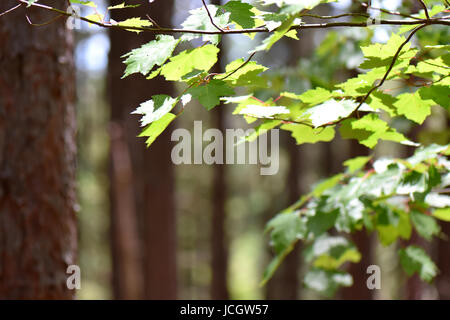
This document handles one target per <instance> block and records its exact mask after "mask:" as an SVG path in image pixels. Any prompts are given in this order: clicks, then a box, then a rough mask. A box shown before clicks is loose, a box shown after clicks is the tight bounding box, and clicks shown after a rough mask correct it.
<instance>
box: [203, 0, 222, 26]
mask: <svg viewBox="0 0 450 320" xmlns="http://www.w3.org/2000/svg"><path fill="white" fill-rule="evenodd" d="M202 2H203V6H204V7H205V10H206V12H207V13H208V17H209V20H210V21H211V24H212V25H213V26H214V27H215V28H216V29H217V30H219V31H220V32H223V30H222V29H221V28H219V26H217V25H216V24H215V23H214V19H213V17H212V16H211V12H209V9H208V6H207V5H206V3H205V0H202Z"/></svg>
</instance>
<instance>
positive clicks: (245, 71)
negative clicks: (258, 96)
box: [224, 58, 267, 86]
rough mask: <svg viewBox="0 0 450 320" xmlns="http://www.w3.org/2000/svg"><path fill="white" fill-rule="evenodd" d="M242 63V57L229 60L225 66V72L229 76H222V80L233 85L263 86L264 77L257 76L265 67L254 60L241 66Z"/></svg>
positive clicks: (264, 82)
mask: <svg viewBox="0 0 450 320" xmlns="http://www.w3.org/2000/svg"><path fill="white" fill-rule="evenodd" d="M243 64H244V59H242V58H241V59H237V60H234V61H232V62H230V63H229V64H228V65H227V66H226V67H225V74H230V76H228V77H226V78H224V80H225V81H226V82H229V83H230V84H231V85H233V86H264V85H265V84H266V81H265V80H264V78H262V77H261V76H259V74H260V73H261V72H264V71H266V70H267V68H266V67H264V66H262V65H260V64H258V63H256V62H254V61H250V62H248V63H246V64H245V65H244V66H243V67H241V66H242V65H243ZM235 70H237V71H235Z"/></svg>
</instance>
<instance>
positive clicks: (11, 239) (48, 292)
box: [0, 0, 77, 299]
mask: <svg viewBox="0 0 450 320" xmlns="http://www.w3.org/2000/svg"><path fill="white" fill-rule="evenodd" d="M43 2H45V3H46V4H49V5H54V6H59V7H60V8H61V7H62V6H63V5H61V1H56V0H54V1H43ZM15 5H17V1H13V0H3V1H1V2H0V12H4V11H6V10H7V9H10V8H12V7H13V6H15ZM25 10H26V9H25V7H24V6H22V7H21V8H19V9H17V10H15V11H13V12H10V13H8V14H6V15H4V16H2V17H0V299H72V298H73V297H74V293H75V292H74V291H73V290H69V289H68V288H67V285H66V281H67V278H68V276H69V275H68V274H66V270H67V267H68V266H69V265H72V264H75V263H76V256H77V253H76V249H77V230H76V215H75V209H76V206H77V204H76V196H75V156H76V142H75V120H76V119H75V107H74V97H75V95H74V85H75V78H74V63H73V53H72V52H73V39H72V33H71V32H70V31H69V30H67V29H66V28H65V21H64V20H61V19H60V20H59V21H56V22H54V23H51V24H49V25H46V26H44V27H33V26H31V25H30V24H29V23H27V21H26V19H25V13H26V14H27V15H28V16H29V17H30V20H31V21H33V22H36V23H38V22H43V21H48V20H49V19H51V18H53V17H54V15H52V14H49V13H47V12H45V11H43V10H34V9H27V10H26V11H25Z"/></svg>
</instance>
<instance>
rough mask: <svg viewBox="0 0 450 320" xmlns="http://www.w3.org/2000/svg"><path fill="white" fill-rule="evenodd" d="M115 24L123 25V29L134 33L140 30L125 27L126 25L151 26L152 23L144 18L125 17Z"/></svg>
mask: <svg viewBox="0 0 450 320" xmlns="http://www.w3.org/2000/svg"><path fill="white" fill-rule="evenodd" d="M117 24H118V25H119V26H122V27H125V30H127V31H131V32H136V33H140V32H142V31H141V30H135V29H126V27H136V28H141V27H151V26H152V25H153V23H151V22H150V21H148V20H146V19H141V18H130V19H127V20H124V21H120V22H119V23H117Z"/></svg>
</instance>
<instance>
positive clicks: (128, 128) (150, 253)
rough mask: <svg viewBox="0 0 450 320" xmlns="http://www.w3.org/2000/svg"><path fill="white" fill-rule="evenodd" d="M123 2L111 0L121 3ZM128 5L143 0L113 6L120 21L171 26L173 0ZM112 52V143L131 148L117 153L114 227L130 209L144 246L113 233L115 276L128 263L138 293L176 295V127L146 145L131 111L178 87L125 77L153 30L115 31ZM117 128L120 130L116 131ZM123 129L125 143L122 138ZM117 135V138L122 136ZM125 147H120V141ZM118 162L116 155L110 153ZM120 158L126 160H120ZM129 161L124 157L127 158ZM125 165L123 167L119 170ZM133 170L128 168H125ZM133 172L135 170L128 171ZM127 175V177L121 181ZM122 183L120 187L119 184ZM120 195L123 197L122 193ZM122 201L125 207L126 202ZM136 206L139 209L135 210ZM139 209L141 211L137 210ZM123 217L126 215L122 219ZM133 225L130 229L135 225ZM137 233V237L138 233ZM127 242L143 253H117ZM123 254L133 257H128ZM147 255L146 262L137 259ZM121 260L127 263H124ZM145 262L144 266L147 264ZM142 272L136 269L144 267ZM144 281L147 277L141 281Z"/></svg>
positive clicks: (161, 296) (119, 276)
mask: <svg viewBox="0 0 450 320" xmlns="http://www.w3.org/2000/svg"><path fill="white" fill-rule="evenodd" d="M121 2H122V1H111V4H113V5H116V4H119V3H121ZM127 3H128V4H141V6H140V7H138V8H136V9H127V10H114V11H113V12H112V18H113V19H114V20H116V21H122V20H125V19H127V18H129V17H131V16H133V17H134V16H140V17H144V18H145V15H146V14H150V15H151V17H152V18H153V19H154V20H156V21H157V23H158V24H159V25H161V26H170V25H171V14H172V7H173V1H167V0H166V1H157V2H156V3H154V4H148V3H142V1H128V2H127ZM110 36H111V51H110V61H109V77H110V78H109V81H110V86H109V89H110V101H111V121H112V123H113V126H112V127H111V129H112V130H113V131H115V132H112V137H113V139H111V142H112V143H113V144H114V143H115V141H118V142H119V146H118V147H117V146H116V147H115V146H114V145H113V146H112V147H111V151H112V152H114V151H115V150H116V151H117V152H128V153H129V154H128V155H124V156H117V158H118V159H119V160H118V161H119V163H117V165H118V166H120V168H117V166H116V169H114V166H112V170H111V174H112V175H113V174H120V175H121V176H116V177H114V176H112V177H111V181H112V182H118V181H122V182H124V181H125V182H124V183H123V184H120V185H116V186H111V190H113V191H112V195H113V197H112V199H111V206H112V207H111V213H112V215H111V218H112V227H113V228H114V225H118V226H119V227H120V228H122V227H125V226H124V225H123V224H121V223H119V220H118V219H119V218H118V215H119V213H116V214H115V212H117V210H118V209H119V208H120V209H122V208H123V209H124V210H126V211H125V212H122V213H120V216H121V217H123V215H126V214H128V217H127V218H124V217H123V218H124V219H128V221H129V222H130V223H131V221H133V220H134V221H135V222H136V221H137V224H136V223H134V226H133V227H132V228H133V229H134V233H136V232H135V230H136V228H137V226H139V227H140V228H139V230H138V232H139V237H140V239H141V243H140V244H141V245H140V246H138V247H137V248H136V246H135V245H134V244H133V243H132V242H133V241H134V240H133V239H134V238H135V237H133V236H132V235H130V234H129V232H127V231H126V230H122V232H121V233H120V234H114V229H112V231H113V235H112V237H113V238H114V237H116V236H117V237H120V238H118V239H117V240H116V241H114V242H113V246H114V248H113V254H114V256H115V258H114V259H113V260H114V263H117V265H116V266H114V273H115V276H114V279H115V282H117V281H125V280H126V279H127V275H126V274H124V273H123V272H132V271H126V270H125V269H124V268H125V265H127V267H126V268H127V269H128V270H135V271H136V272H137V274H136V276H137V277H138V278H137V279H134V280H133V281H136V283H137V284H139V283H140V284H141V285H142V288H134V289H133V292H135V293H139V292H143V293H142V294H141V296H142V297H143V298H146V299H175V298H176V296H177V285H176V278H177V277H176V273H177V272H176V224H175V222H176V221H175V208H174V169H173V164H172V161H171V157H170V153H171V149H172V143H171V141H170V134H171V130H170V129H169V130H166V131H165V133H163V134H162V135H161V136H160V137H159V138H158V139H157V140H156V141H155V142H154V143H153V144H152V146H151V148H149V149H147V148H146V147H145V140H144V139H139V138H136V136H137V135H138V134H139V132H140V130H141V128H140V127H139V122H138V119H139V118H138V117H136V116H131V115H130V112H132V111H133V110H134V109H135V108H136V107H138V106H139V104H140V103H142V102H144V101H147V100H149V99H150V98H151V96H152V95H154V94H162V93H163V94H168V95H172V96H173V95H174V88H173V86H172V85H171V83H169V82H166V81H164V80H163V79H153V80H146V79H145V78H144V77H143V76H142V75H132V76H130V77H128V78H126V79H123V80H121V79H120V78H121V77H122V74H123V71H124V68H125V65H124V64H122V60H123V59H122V58H120V57H121V56H122V55H123V54H125V53H127V52H129V51H130V50H132V49H135V48H137V47H140V46H141V45H143V44H145V43H147V42H148V41H150V40H152V39H153V38H154V36H153V35H151V34H148V33H141V34H139V35H137V34H136V33H132V32H125V31H123V30H111V34H110ZM116 129H117V131H116ZM120 132H123V137H124V138H123V142H120V141H121V139H122V138H120V137H121V133H120ZM117 137H119V138H118V140H117ZM120 145H121V146H122V147H121V146H120ZM111 156H112V157H111V158H112V160H113V162H114V158H115V156H114V154H112V155H111ZM127 158H129V159H130V160H131V161H130V163H131V165H130V166H128V168H127V165H126V159H127ZM120 159H121V160H120ZM123 160H125V162H123ZM118 170H122V172H118ZM126 171H128V172H126ZM129 171H131V172H129ZM120 179H124V180H120ZM131 187H132V188H133V190H134V201H135V203H134V204H132V201H128V197H129V193H130V192H131V191H130V189H129V188H131ZM119 188H120V189H119ZM117 197H120V198H117ZM122 205H123V207H122ZM133 207H134V208H135V210H133ZM133 211H135V212H136V214H134V213H133ZM121 219H122V218H121ZM130 230H131V228H130ZM136 237H137V236H136ZM123 241H126V242H129V243H128V244H127V245H124V244H123V243H122V246H123V248H132V247H134V249H133V251H134V252H137V253H139V251H140V253H141V254H140V256H137V254H132V255H131V256H129V254H130V253H128V255H127V256H118V254H117V253H118V252H119V251H118V250H119V248H118V247H117V245H118V244H119V243H121V242H123ZM123 259H132V260H128V261H124V260H123ZM140 259H141V260H142V262H143V263H142V265H141V264H139V263H137V261H139V260H140ZM119 265H122V266H123V267H120V266H119ZM142 266H143V267H142ZM141 268H143V270H144V271H143V273H142V272H139V271H137V270H142V269H141ZM141 280H142V281H141ZM115 287H116V290H115V291H116V297H120V296H121V293H120V292H118V291H119V289H120V286H118V285H115Z"/></svg>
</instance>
